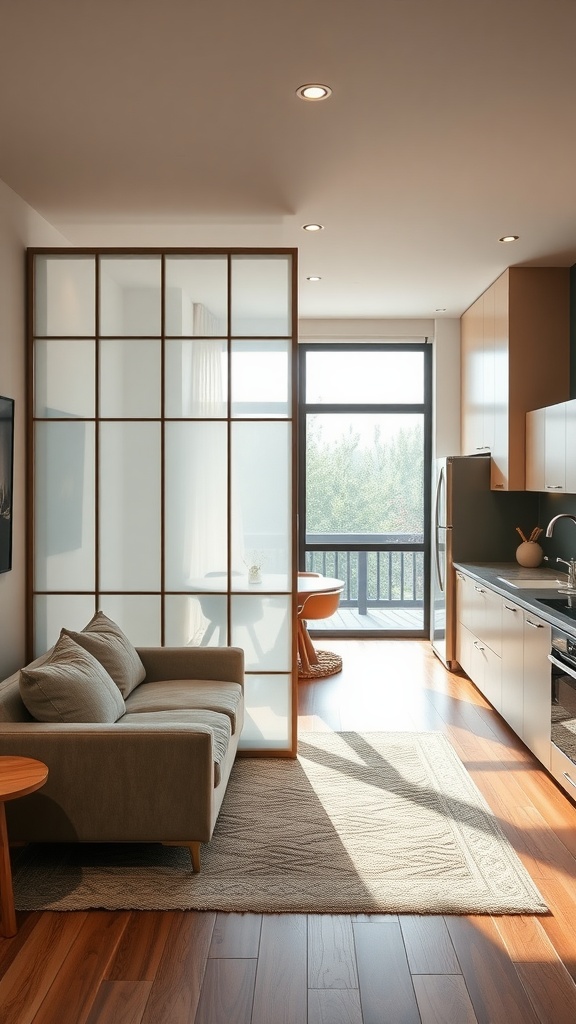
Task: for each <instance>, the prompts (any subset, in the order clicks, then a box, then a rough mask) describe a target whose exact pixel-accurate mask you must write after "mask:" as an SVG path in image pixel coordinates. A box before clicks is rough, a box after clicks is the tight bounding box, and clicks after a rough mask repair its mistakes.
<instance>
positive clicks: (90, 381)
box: [34, 338, 96, 419]
mask: <svg viewBox="0 0 576 1024" xmlns="http://www.w3.org/2000/svg"><path fill="white" fill-rule="evenodd" d="M71 379H72V380H74V381H75V387H73V388H71V387H70V380H71ZM95 395H96V381H95V344H94V342H93V341H79V340H78V339H77V338H76V339H74V340H71V339H69V338H60V339H58V340H54V341H52V340H50V341H43V340H42V339H39V340H38V341H37V342H36V345H35V349H34V415H35V416H41V417H42V418H43V419H49V418H54V417H60V416H74V417H83V418H85V419H91V418H92V417H93V416H94V406H95Z"/></svg>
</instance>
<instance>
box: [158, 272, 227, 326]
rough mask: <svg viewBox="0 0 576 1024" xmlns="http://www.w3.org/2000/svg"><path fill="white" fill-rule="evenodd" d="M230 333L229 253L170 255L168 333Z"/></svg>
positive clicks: (167, 297) (167, 283)
mask: <svg viewBox="0 0 576 1024" xmlns="http://www.w3.org/2000/svg"><path fill="white" fill-rule="evenodd" d="M227 333H228V259H227V257H226V256H169V257H167V259H166V334H167V336H168V337H182V336H186V337H194V336H196V337H204V338H211V337H215V336H217V335H219V336H225V335H226V334H227Z"/></svg>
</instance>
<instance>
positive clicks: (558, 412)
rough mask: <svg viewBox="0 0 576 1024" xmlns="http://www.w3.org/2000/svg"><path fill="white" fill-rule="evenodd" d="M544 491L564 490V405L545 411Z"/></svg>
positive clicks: (554, 406)
mask: <svg viewBox="0 0 576 1024" xmlns="http://www.w3.org/2000/svg"><path fill="white" fill-rule="evenodd" d="M544 466H545V471H546V479H545V481H544V489H545V490H546V491H565V490H566V403H565V402H560V403H559V404H558V405H549V406H548V408H547V409H546V428H545V436H544Z"/></svg>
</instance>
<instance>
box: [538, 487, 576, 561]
mask: <svg viewBox="0 0 576 1024" xmlns="http://www.w3.org/2000/svg"><path fill="white" fill-rule="evenodd" d="M561 512H568V513H570V514H571V515H573V516H576V494H541V495H540V499H539V502H538V525H539V526H541V527H542V529H543V530H546V527H547V526H548V523H549V522H550V520H551V519H553V517H554V516H557V515H559V514H560V513H561ZM539 543H540V544H541V545H542V549H543V551H544V554H545V555H548V557H549V558H551V559H555V558H558V557H559V558H576V523H572V522H570V520H569V519H561V520H560V522H559V523H556V525H555V527H554V533H553V535H552V537H550V538H546V537H545V536H544V534H542V536H541V537H540V541H539Z"/></svg>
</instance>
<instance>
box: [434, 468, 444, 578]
mask: <svg viewBox="0 0 576 1024" xmlns="http://www.w3.org/2000/svg"><path fill="white" fill-rule="evenodd" d="M443 487H444V466H442V468H441V469H440V472H439V474H438V480H437V482H436V502H435V507H434V527H435V537H434V558H435V561H436V577H437V579H438V585H439V587H440V593H441V594H443V593H444V579H443V576H442V566H441V564H440V548H439V544H438V539H439V531H440V529H441V526H440V523H439V522H438V517H439V513H440V498H441V494H442V488H443Z"/></svg>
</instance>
